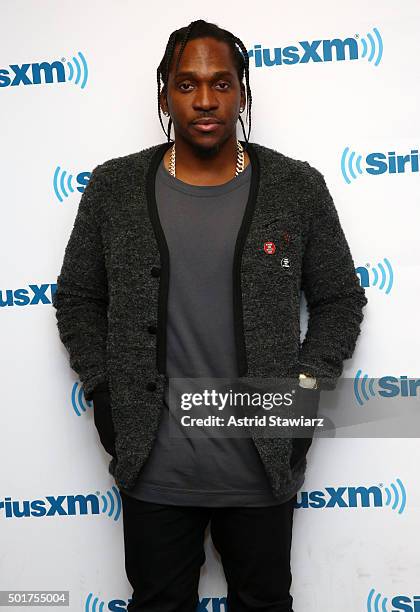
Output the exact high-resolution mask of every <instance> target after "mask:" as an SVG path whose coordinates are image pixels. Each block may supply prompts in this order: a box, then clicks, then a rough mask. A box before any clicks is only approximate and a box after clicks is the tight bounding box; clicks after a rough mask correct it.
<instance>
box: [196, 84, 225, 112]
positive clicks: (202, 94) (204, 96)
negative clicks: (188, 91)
mask: <svg viewBox="0 0 420 612" xmlns="http://www.w3.org/2000/svg"><path fill="white" fill-rule="evenodd" d="M193 105H194V108H202V109H206V110H207V109H210V108H217V107H218V105H219V103H218V101H217V96H216V94H215V92H214V91H213V89H212V88H211V86H208V85H201V86H200V87H198V88H197V91H196V95H195V97H194V103H193Z"/></svg>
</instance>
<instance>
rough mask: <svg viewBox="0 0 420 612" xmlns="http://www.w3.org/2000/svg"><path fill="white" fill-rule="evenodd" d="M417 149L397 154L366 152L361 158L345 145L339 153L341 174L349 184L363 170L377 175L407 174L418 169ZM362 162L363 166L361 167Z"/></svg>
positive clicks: (419, 165)
mask: <svg viewBox="0 0 420 612" xmlns="http://www.w3.org/2000/svg"><path fill="white" fill-rule="evenodd" d="M419 157H420V156H419V151H418V149H411V151H410V153H405V154H401V155H397V154H396V152H395V151H388V152H387V153H382V152H380V151H375V152H373V153H368V155H366V157H365V158H364V159H363V157H362V155H359V154H358V153H356V152H355V151H351V150H350V148H349V147H346V148H345V149H344V151H343V153H342V155H341V162H340V164H341V174H342V175H343V178H344V180H345V182H346V183H347V184H348V185H349V184H350V183H351V182H352V181H354V180H355V179H356V178H357V177H358V176H360V175H362V174H363V173H364V172H365V173H366V174H370V175H374V176H378V175H381V174H408V173H413V172H418V171H419V167H420V164H419ZM362 164H363V167H362Z"/></svg>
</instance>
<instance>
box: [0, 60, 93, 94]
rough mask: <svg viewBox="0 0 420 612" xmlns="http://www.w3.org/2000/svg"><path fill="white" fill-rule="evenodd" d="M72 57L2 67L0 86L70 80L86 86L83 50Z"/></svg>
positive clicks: (86, 70)
mask: <svg viewBox="0 0 420 612" xmlns="http://www.w3.org/2000/svg"><path fill="white" fill-rule="evenodd" d="M77 55H78V57H76V56H75V55H74V56H73V58H72V59H70V60H68V61H67V60H66V58H64V57H63V58H62V59H61V60H55V61H54V62H36V63H32V64H21V65H20V66H19V65H18V64H10V66H9V68H0V87H17V86H20V85H44V84H47V83H64V82H69V83H73V84H74V85H78V86H79V87H80V88H81V89H84V88H85V87H86V83H87V80H88V72H89V71H88V65H87V62H86V58H85V56H84V55H83V53H82V52H81V51H79V52H78V53H77Z"/></svg>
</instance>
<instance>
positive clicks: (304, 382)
mask: <svg viewBox="0 0 420 612" xmlns="http://www.w3.org/2000/svg"><path fill="white" fill-rule="evenodd" d="M299 386H300V387H304V388H305V389H318V381H317V379H316V378H315V377H314V376H311V375H310V374H304V373H301V374H299Z"/></svg>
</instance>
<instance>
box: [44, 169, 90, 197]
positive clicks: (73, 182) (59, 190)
mask: <svg viewBox="0 0 420 612" xmlns="http://www.w3.org/2000/svg"><path fill="white" fill-rule="evenodd" d="M90 175H91V172H79V174H77V175H76V177H74V176H73V175H72V174H70V173H67V170H63V169H62V168H61V167H60V166H57V167H56V169H55V171H54V176H53V189H54V193H55V196H56V198H57V200H58V201H59V202H63V200H64V198H68V197H69V195H70V194H71V193H74V191H75V189H76V190H77V191H80V192H81V193H82V192H83V191H84V189H85V187H86V185H87V184H88V182H89V179H90Z"/></svg>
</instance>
